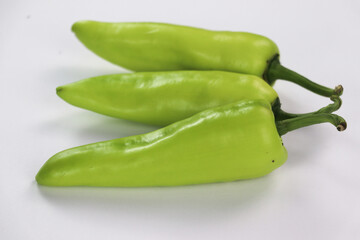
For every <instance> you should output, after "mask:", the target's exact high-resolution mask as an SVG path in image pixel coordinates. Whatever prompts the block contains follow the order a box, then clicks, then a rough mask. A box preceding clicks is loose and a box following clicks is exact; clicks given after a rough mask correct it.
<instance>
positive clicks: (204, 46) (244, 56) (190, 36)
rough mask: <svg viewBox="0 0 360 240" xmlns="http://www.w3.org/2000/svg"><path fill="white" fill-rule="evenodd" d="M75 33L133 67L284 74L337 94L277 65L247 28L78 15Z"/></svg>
mask: <svg viewBox="0 0 360 240" xmlns="http://www.w3.org/2000/svg"><path fill="white" fill-rule="evenodd" d="M72 30H73V32H74V33H75V34H76V36H77V37H78V39H79V40H80V41H81V42H82V43H83V44H84V45H85V46H86V47H87V48H88V49H90V50H91V51H93V52H94V53H96V54H97V55H98V56H100V57H102V58H104V59H106V60H108V61H110V62H112V63H114V64H117V65H120V66H122V67H124V68H127V69H130V70H133V71H168V70H221V71H229V72H238V73H245V74H252V75H256V76H259V77H263V78H264V79H265V81H267V82H268V83H269V84H270V85H273V83H274V82H275V80H277V79H284V80H288V81H291V82H294V83H296V84H299V85H301V86H302V87H304V88H306V89H308V90H310V91H313V92H314V93H317V94H319V95H322V96H327V97H330V96H332V95H334V94H335V95H341V93H342V90H343V89H342V86H341V85H339V86H337V87H335V89H330V88H327V87H324V86H321V85H319V84H316V83H314V82H312V81H310V80H309V79H307V78H305V77H303V76H301V75H299V74H297V73H295V72H293V71H291V70H289V69H287V68H285V67H283V66H282V65H281V64H280V62H279V50H278V47H277V46H276V44H275V43H274V42H273V41H271V40H270V39H268V38H266V37H264V36H260V35H257V34H252V33H247V32H229V31H210V30H205V29H199V28H194V27H186V26H180V25H172V24H164V23H105V22H96V21H79V22H76V23H75V24H74V25H73V26H72Z"/></svg>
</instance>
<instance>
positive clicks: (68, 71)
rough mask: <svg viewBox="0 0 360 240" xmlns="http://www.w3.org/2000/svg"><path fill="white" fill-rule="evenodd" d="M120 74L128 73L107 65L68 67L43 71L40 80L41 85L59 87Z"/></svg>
mask: <svg viewBox="0 0 360 240" xmlns="http://www.w3.org/2000/svg"><path fill="white" fill-rule="evenodd" d="M120 73H129V71H128V70H125V69H123V68H121V67H118V66H115V65H112V64H108V63H104V64H97V65H96V64H95V65H93V64H91V65H69V66H61V67H56V68H55V69H49V70H47V71H43V73H42V76H41V77H40V79H42V82H43V83H47V84H49V85H51V86H53V85H54V84H56V86H60V85H65V84H69V83H72V82H75V81H79V80H82V79H85V78H90V77H96V76H101V75H109V74H120Z"/></svg>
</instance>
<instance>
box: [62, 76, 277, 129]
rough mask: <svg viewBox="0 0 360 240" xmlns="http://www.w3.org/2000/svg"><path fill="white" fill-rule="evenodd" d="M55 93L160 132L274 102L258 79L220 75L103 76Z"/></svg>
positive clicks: (274, 97) (93, 109)
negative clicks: (242, 104) (246, 103)
mask: <svg viewBox="0 0 360 240" xmlns="http://www.w3.org/2000/svg"><path fill="white" fill-rule="evenodd" d="M56 92H57V94H58V95H59V96H60V97H61V98H62V99H64V100H65V101H67V102H68V103H70V104H73V105H75V106H78V107H82V108H85V109H88V110H92V111H94V112H97V113H101V114H105V115H108V116H112V117H117V118H123V119H127V120H132V121H137V122H142V123H147V124H152V125H160V126H164V125H168V124H170V123H173V122H176V121H179V120H182V119H185V118H187V117H190V116H192V115H194V114H195V113H198V112H201V111H203V110H205V109H209V108H213V107H217V106H221V105H225V104H228V103H232V102H236V101H239V100H243V99H264V100H266V101H267V102H269V103H273V102H274V101H275V99H276V98H277V97H278V95H277V93H276V92H275V91H274V89H273V88H272V87H271V86H269V85H268V84H266V83H265V82H264V81H263V80H262V79H261V78H259V77H257V76H253V75H245V74H237V73H230V72H220V71H174V72H172V71H169V72H143V73H130V74H115V75H106V76H99V77H93V78H88V79H84V80H82V81H78V82H75V83H71V84H68V85H65V86H61V87H58V88H57V91H56Z"/></svg>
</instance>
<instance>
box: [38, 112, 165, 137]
mask: <svg viewBox="0 0 360 240" xmlns="http://www.w3.org/2000/svg"><path fill="white" fill-rule="evenodd" d="M35 127H36V131H39V132H43V133H49V132H58V131H60V132H62V133H68V134H71V136H72V137H75V138H78V139H79V140H81V141H82V140H84V139H85V140H88V139H90V140H93V141H103V140H110V139H115V138H122V137H127V136H131V135H138V134H143V133H147V132H151V131H154V130H156V129H158V128H159V127H157V126H152V125H146V124H142V123H137V122H133V121H128V120H124V119H117V118H112V117H108V116H103V115H100V114H97V113H93V112H88V111H83V110H80V111H76V112H74V111H71V112H69V113H65V114H62V115H60V116H57V117H56V118H54V119H52V120H48V121H46V122H42V123H40V124H38V125H37V126H35Z"/></svg>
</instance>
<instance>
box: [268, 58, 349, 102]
mask: <svg viewBox="0 0 360 240" xmlns="http://www.w3.org/2000/svg"><path fill="white" fill-rule="evenodd" d="M263 77H264V79H265V81H266V82H268V83H269V84H270V85H273V84H274V82H275V80H277V79H283V80H286V81H289V82H293V83H295V84H298V85H300V86H302V87H304V88H306V89H308V90H309V91H311V92H313V93H316V94H319V95H321V96H324V97H331V96H332V95H338V96H340V95H341V94H342V92H343V87H342V86H341V85H338V86H336V87H335V88H334V89H331V88H328V87H325V86H322V85H319V84H317V83H315V82H313V81H311V80H309V79H308V78H306V77H304V76H302V75H300V74H298V73H296V72H294V71H292V70H290V69H288V68H286V67H284V66H282V65H281V63H280V61H279V54H276V55H275V56H274V57H273V58H272V59H271V60H269V64H268V68H267V69H266V70H265V72H264V75H263Z"/></svg>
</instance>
